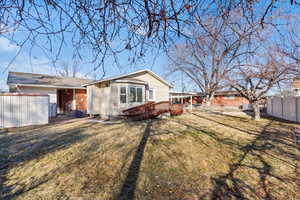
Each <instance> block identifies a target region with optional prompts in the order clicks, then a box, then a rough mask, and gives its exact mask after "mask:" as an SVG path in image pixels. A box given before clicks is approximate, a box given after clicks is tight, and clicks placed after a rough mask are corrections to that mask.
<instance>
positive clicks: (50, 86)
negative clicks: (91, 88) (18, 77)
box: [7, 83, 86, 89]
mask: <svg viewBox="0 0 300 200" xmlns="http://www.w3.org/2000/svg"><path fill="white" fill-rule="evenodd" d="M7 85H9V86H15V87H18V86H28V87H44V88H62V89H86V88H85V87H72V86H55V85H37V84H12V83H8V84H7Z"/></svg>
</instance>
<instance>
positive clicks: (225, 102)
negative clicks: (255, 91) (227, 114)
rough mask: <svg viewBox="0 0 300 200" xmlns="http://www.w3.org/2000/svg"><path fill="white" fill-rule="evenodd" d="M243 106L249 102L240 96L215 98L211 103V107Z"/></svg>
mask: <svg viewBox="0 0 300 200" xmlns="http://www.w3.org/2000/svg"><path fill="white" fill-rule="evenodd" d="M243 104H249V101H248V100H247V99H245V98H244V97H240V96H230V97H226V96H215V97H214V98H213V99H212V101H211V105H216V106H240V105H243Z"/></svg>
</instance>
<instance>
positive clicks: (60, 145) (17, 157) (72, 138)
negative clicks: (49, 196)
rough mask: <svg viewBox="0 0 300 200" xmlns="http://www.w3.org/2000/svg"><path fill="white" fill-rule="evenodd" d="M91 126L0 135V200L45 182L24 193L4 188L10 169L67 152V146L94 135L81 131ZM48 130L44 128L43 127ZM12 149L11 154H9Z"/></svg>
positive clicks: (88, 124) (38, 182)
mask: <svg viewBox="0 0 300 200" xmlns="http://www.w3.org/2000/svg"><path fill="white" fill-rule="evenodd" d="M90 126H91V123H84V124H82V125H81V126H80V127H78V126H76V127H74V128H71V129H69V130H65V131H61V132H59V131H52V132H50V133H44V131H46V130H45V127H44V128H36V129H34V130H33V131H32V132H30V130H26V132H25V133H24V132H20V133H14V134H9V132H5V133H2V135H1V137H0V197H1V199H14V198H16V197H17V196H19V195H21V194H22V193H24V192H27V191H29V190H31V189H34V188H35V187H37V186H38V185H40V184H42V183H44V182H47V181H48V179H49V177H48V178H45V177H44V178H41V179H39V180H38V181H37V182H36V183H34V184H33V186H31V187H30V188H28V189H26V190H17V191H15V192H13V193H12V190H13V189H14V188H11V187H7V186H5V184H4V182H5V181H6V174H7V173H8V172H9V170H10V169H11V168H13V167H14V166H17V165H18V164H20V163H23V162H26V161H30V160H33V159H36V158H39V157H41V156H43V155H45V154H48V153H51V152H55V151H58V150H60V149H64V148H67V147H68V146H70V145H72V144H74V143H76V142H78V141H81V140H83V139H86V138H88V137H91V136H93V135H95V134H83V133H82V132H83V130H85V129H86V128H89V127H90ZM47 127H48V126H47ZM13 149H14V150H13Z"/></svg>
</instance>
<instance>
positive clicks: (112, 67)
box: [0, 1, 299, 90]
mask: <svg viewBox="0 0 300 200" xmlns="http://www.w3.org/2000/svg"><path fill="white" fill-rule="evenodd" d="M261 3H262V4H264V3H265V2H264V1H262V2H261ZM284 5H286V6H282V7H281V9H283V10H284V11H285V12H289V11H290V9H288V7H289V4H284ZM293 10H294V9H293ZM295 10H296V9H295ZM298 11H299V10H298ZM295 12H296V11H295ZM0 25H1V24H0ZM8 34H14V37H15V39H16V40H19V41H20V40H22V39H24V37H26V36H25V35H26V33H24V32H22V30H17V31H16V32H13V33H8ZM66 36H67V40H71V39H70V38H71V36H70V37H68V35H67V34H66ZM6 37H10V35H4V34H2V35H0V89H7V85H6V80H7V73H8V71H18V72H30V73H43V74H51V75H57V70H59V66H60V65H59V63H58V64H57V65H56V66H57V67H56V68H55V67H54V66H53V63H52V62H51V58H50V59H49V57H53V56H54V55H49V54H48V55H46V54H45V53H44V52H43V51H42V49H41V48H38V47H34V48H31V46H30V43H29V44H26V45H25V46H24V48H22V49H21V51H20V53H19V54H18V56H17V57H16V58H15V59H14V61H13V62H12V63H11V64H10V66H9V67H8V64H9V63H10V62H11V61H12V59H13V58H14V56H15V55H16V54H17V53H18V51H19V50H20V48H19V47H18V46H17V45H16V44H15V43H13V42H11V41H9V40H8V39H7V38H6ZM37 42H38V43H39V45H44V44H46V42H45V41H44V40H43V39H41V38H39V39H38V40H37ZM114 42H115V44H118V45H119V43H118V42H116V41H114ZM54 45H56V46H58V45H59V42H57V43H55V44H54ZM123 45H124V44H123ZM84 50H85V49H84ZM73 53H74V49H73V47H72V46H71V45H70V43H68V42H67V43H66V44H65V45H64V46H63V48H62V53H61V54H60V57H59V60H60V61H63V62H66V63H69V64H71V63H72V55H73ZM53 54H55V53H53ZM85 54H86V55H87V57H88V56H90V55H91V53H90V50H89V49H86V50H85ZM129 58H130V52H129V51H128V52H124V53H122V54H120V55H119V59H118V60H119V63H120V64H121V67H118V66H117V65H116V64H115V63H114V60H113V59H112V58H111V57H107V58H106V59H105V72H106V74H105V77H109V76H115V75H119V74H123V73H127V72H132V71H136V70H140V69H145V68H149V69H151V70H153V71H154V72H155V73H157V74H158V75H160V76H162V77H164V78H166V80H167V81H169V82H171V83H173V84H174V85H175V90H181V89H182V87H185V88H186V89H187V90H194V89H195V87H194V84H193V83H192V82H191V81H190V80H186V79H185V80H183V79H184V78H183V77H182V75H181V74H176V75H174V76H172V77H165V74H167V71H166V67H165V66H166V65H167V64H168V59H167V57H166V55H165V54H164V53H163V52H160V53H159V54H156V53H155V51H154V52H152V51H148V52H147V54H146V55H145V58H144V61H141V62H137V63H135V64H131V63H130V61H129ZM85 60H87V59H83V62H82V63H81V64H80V72H79V76H80V77H83V76H87V77H90V78H91V77H93V73H92V72H93V68H94V66H95V64H93V63H85ZM7 67H8V68H7ZM96 73H97V77H101V76H102V75H103V74H102V71H101V70H97V72H96ZM182 83H184V86H183V85H182Z"/></svg>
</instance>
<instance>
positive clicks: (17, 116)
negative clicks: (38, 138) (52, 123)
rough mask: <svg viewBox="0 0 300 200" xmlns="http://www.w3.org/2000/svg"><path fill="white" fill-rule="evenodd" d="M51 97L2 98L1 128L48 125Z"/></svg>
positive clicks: (0, 101)
mask: <svg viewBox="0 0 300 200" xmlns="http://www.w3.org/2000/svg"><path fill="white" fill-rule="evenodd" d="M48 106H49V96H0V128H10V127H21V126H28V125H37V124H47V123H48Z"/></svg>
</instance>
